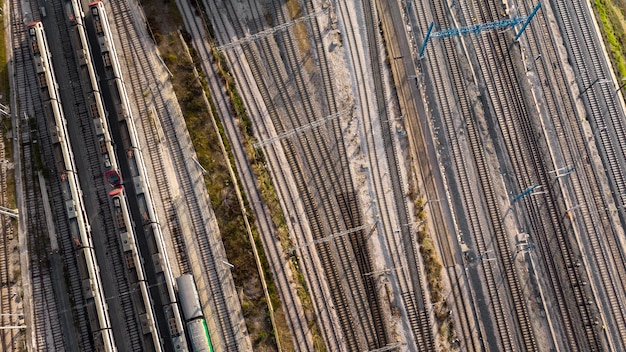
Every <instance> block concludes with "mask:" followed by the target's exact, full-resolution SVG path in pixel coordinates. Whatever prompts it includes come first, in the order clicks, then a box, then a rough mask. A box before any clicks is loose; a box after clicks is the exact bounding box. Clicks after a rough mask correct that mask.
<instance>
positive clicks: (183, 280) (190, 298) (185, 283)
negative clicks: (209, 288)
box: [176, 274, 203, 320]
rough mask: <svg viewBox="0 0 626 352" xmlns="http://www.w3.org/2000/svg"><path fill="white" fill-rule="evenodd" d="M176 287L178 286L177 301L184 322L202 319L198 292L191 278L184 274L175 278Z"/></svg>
mask: <svg viewBox="0 0 626 352" xmlns="http://www.w3.org/2000/svg"><path fill="white" fill-rule="evenodd" d="M176 285H177V286H178V301H179V302H180V307H181V309H182V311H183V316H184V317H185V320H191V319H195V318H198V317H202V316H203V315H202V306H200V299H199V297H198V290H197V289H196V284H195V282H194V281H193V276H191V274H185V275H182V276H180V277H178V278H176Z"/></svg>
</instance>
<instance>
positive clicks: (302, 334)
mask: <svg viewBox="0 0 626 352" xmlns="http://www.w3.org/2000/svg"><path fill="white" fill-rule="evenodd" d="M195 6H196V8H197V9H198V8H199V9H201V8H202V6H201V5H200V4H199V3H195ZM180 8H181V13H182V15H183V18H184V19H185V26H186V28H187V30H188V31H189V32H190V34H191V37H192V41H193V44H194V48H195V50H196V52H197V53H198V54H199V57H200V58H201V59H202V67H203V70H204V71H205V72H206V73H207V77H218V76H219V73H218V72H217V71H216V65H215V62H214V59H213V54H212V52H211V49H210V47H209V45H207V42H206V41H204V40H199V39H200V38H206V34H204V33H206V32H207V31H208V25H207V22H204V21H208V20H209V19H208V18H207V17H206V16H203V17H202V18H199V19H201V20H202V22H201V23H199V21H197V19H196V18H195V17H194V16H193V15H192V13H191V6H185V5H183V6H182V7H180ZM217 20H219V21H223V20H224V19H223V18H222V17H221V16H220V17H219V18H216V19H214V21H217ZM213 23H214V24H216V23H215V22H213ZM221 27H222V28H225V26H223V24H221ZM196 36H198V37H196ZM236 58H237V59H236V60H238V59H239V57H238V56H236ZM242 65H247V63H246V62H238V63H237V65H235V66H233V67H231V70H233V71H234V72H235V77H238V76H240V77H243V76H244V73H242V72H239V71H238V70H240V69H241V67H242ZM208 81H209V82H210V83H209V84H210V85H211V92H212V99H213V102H214V103H215V105H216V106H217V107H218V111H221V112H223V113H220V116H221V123H222V125H223V126H224V129H225V131H226V133H227V135H228V136H229V142H230V145H231V150H232V152H233V154H234V155H235V162H236V164H237V170H238V173H239V175H241V177H242V185H243V187H244V189H245V194H246V196H247V198H248V202H249V204H251V205H252V210H253V211H254V218H255V221H256V224H257V226H258V229H259V231H260V233H262V234H264V236H262V240H263V245H264V250H265V254H266V255H267V257H268V259H269V260H270V261H271V262H274V264H273V265H270V267H271V268H272V270H273V277H274V280H275V282H276V284H277V286H278V287H280V289H279V290H278V291H279V294H280V297H281V302H282V309H283V310H284V312H285V317H286V319H287V323H288V324H289V327H290V329H291V333H292V337H293V348H294V349H295V350H296V351H314V350H315V343H316V342H314V341H313V336H312V334H311V328H310V327H309V326H308V323H307V321H306V318H305V313H304V311H303V309H302V307H301V301H300V298H299V297H298V296H297V293H296V289H295V287H293V284H291V283H290V282H291V281H292V280H293V276H294V274H293V273H292V272H291V266H290V265H289V264H288V263H287V261H288V260H289V258H286V255H285V252H284V250H283V247H282V245H281V242H280V240H278V239H277V234H276V232H277V229H276V227H275V225H274V223H273V222H272V220H271V218H269V215H267V214H268V211H267V209H259V208H260V206H257V205H260V204H262V199H263V197H262V195H261V193H260V188H259V186H258V181H257V180H254V179H251V180H248V181H246V180H245V179H246V175H253V174H254V173H253V171H252V165H251V164H250V163H249V161H248V158H247V156H246V154H245V151H244V146H243V143H242V141H241V140H240V139H239V137H238V136H239V135H240V132H239V128H238V127H237V126H236V125H235V123H234V121H233V120H232V119H230V118H228V115H229V114H230V111H231V109H232V107H231V106H230V102H229V98H228V96H227V95H226V94H225V93H224V92H223V91H222V89H221V87H220V86H219V84H218V82H217V81H215V80H210V79H209V80H208ZM244 81H245V80H244ZM238 88H239V91H240V93H243V96H252V93H250V89H251V87H250V86H248V85H245V84H244V85H239V87H238ZM261 110H262V108H261V107H260V106H258V105H256V104H254V105H252V106H251V105H250V103H249V104H248V112H249V115H250V116H260V113H259V111H261ZM277 191H278V190H277ZM292 209H293V208H292ZM277 268H282V269H277ZM274 309H275V310H276V309H277V307H274ZM277 339H278V340H280V341H282V340H283V339H282V338H281V336H277ZM280 344H281V345H280V346H281V347H283V348H284V347H285V346H284V344H283V342H281V343H280Z"/></svg>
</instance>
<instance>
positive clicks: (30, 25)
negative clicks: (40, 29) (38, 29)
mask: <svg viewBox="0 0 626 352" xmlns="http://www.w3.org/2000/svg"><path fill="white" fill-rule="evenodd" d="M39 23H41V21H33V22H31V23H29V24H27V26H28V27H34V26H36V25H37V24H39Z"/></svg>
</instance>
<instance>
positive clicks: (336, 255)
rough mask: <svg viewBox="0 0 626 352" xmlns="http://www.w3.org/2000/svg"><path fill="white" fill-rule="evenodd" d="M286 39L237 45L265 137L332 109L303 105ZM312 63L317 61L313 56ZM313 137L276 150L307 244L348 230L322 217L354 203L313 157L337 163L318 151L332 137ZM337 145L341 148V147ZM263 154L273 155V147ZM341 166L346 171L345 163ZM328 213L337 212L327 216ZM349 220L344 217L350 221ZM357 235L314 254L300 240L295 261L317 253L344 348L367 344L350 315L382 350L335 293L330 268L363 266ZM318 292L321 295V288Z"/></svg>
mask: <svg viewBox="0 0 626 352" xmlns="http://www.w3.org/2000/svg"><path fill="white" fill-rule="evenodd" d="M272 4H273V5H272V6H274V7H273V8H272V7H271V8H270V9H269V10H270V14H271V15H270V16H271V17H272V22H273V23H274V22H275V23H277V24H280V23H286V22H289V19H288V18H287V17H286V16H284V15H283V10H282V9H281V8H280V7H278V4H276V3H272ZM255 6H256V5H255V4H253V3H250V4H249V6H248V7H249V8H251V9H255ZM234 11H236V10H235V9H230V12H229V14H230V16H229V17H230V20H231V23H234V25H233V27H234V30H235V32H236V33H237V35H238V36H239V38H242V37H244V36H245V33H246V32H245V31H244V30H243V27H242V26H241V25H240V24H239V22H238V19H237V17H236V16H235V15H234ZM309 11H310V9H309ZM304 14H306V13H303V15H304ZM260 18H262V17H260ZM248 25H249V27H250V30H251V32H252V33H255V32H259V31H261V30H262V29H263V28H264V26H265V25H266V24H264V23H248ZM291 35H292V34H291V33H290V32H289V31H286V32H285V33H277V34H276V35H275V36H274V37H273V38H272V37H268V38H262V39H259V40H258V41H257V43H250V44H247V43H246V44H243V45H242V50H243V53H244V54H245V55H246V59H247V62H248V64H249V66H250V69H251V72H252V75H253V76H254V77H255V80H256V83H257V85H258V88H259V91H260V94H261V96H262V97H263V100H264V102H265V106H266V107H267V108H268V110H269V115H270V117H271V118H272V122H273V126H268V125H263V124H261V123H260V122H257V123H258V125H257V128H258V129H260V130H265V131H267V130H268V129H269V130H272V129H273V130H275V131H276V133H277V134H280V133H282V132H285V131H289V130H291V129H293V128H297V127H298V126H302V125H305V124H307V123H311V122H312V121H315V120H316V117H317V118H319V117H322V116H320V115H321V114H322V113H323V114H330V111H332V109H331V110H330V111H328V110H326V109H327V108H326V109H324V108H322V109H323V110H322V109H319V108H314V106H315V104H313V103H312V101H311V100H310V99H309V96H308V95H307V94H306V93H304V92H307V88H306V85H305V84H304V83H303V82H305V81H307V82H308V79H307V78H304V77H303V72H302V71H301V70H299V69H298V68H297V67H298V64H300V62H298V60H299V59H298V54H297V52H296V49H295V46H294V44H293V42H292V40H293V39H292V38H291ZM274 40H275V41H274ZM317 42H319V39H317V41H314V42H313V46H315V45H316V44H315V43H317ZM272 50H276V51H282V52H283V55H284V61H283V64H281V65H279V64H278V63H277V62H275V59H273V58H269V57H268V56H269V55H271V53H272V52H273V51H272ZM318 53H319V52H318ZM316 58H318V57H317V56H316ZM260 62H267V64H268V65H269V67H264V66H262V65H261V64H260ZM319 62H321V64H320V65H321V67H322V71H320V75H321V76H322V77H319V78H317V76H315V75H314V76H315V78H316V80H315V82H316V83H315V84H319V86H320V87H329V85H330V81H329V80H328V78H323V77H324V76H325V75H326V77H329V76H328V75H329V73H325V72H324V71H323V70H324V67H326V68H325V69H328V68H327V66H326V65H327V63H326V62H325V60H324V59H320V61H319ZM316 72H317V71H316ZM288 75H289V77H292V80H290V81H288V82H286V81H284V79H283V78H281V77H287V76H288ZM264 79H268V80H269V81H271V82H274V83H275V84H276V86H277V87H280V88H279V90H280V91H281V92H284V94H281V96H280V97H273V96H272V93H270V90H271V89H270V88H269V86H271V85H272V84H271V83H266V81H265V80H264ZM317 79H319V80H317ZM320 80H321V82H320ZM309 94H310V93H309ZM273 98H274V99H278V100H279V101H280V103H279V104H277V105H276V106H274V104H273V103H272V99H273ZM335 109H336V108H335ZM314 111H315V112H314ZM281 113H282V114H286V115H288V116H289V118H287V117H282V118H281V116H280V114H281ZM297 118H299V119H297ZM255 122H256V121H255ZM333 123H334V122H333ZM336 126H337V125H335V126H334V128H337V127H336ZM326 131H328V130H326ZM318 133H319V132H315V133H311V132H304V133H302V135H301V136H298V137H300V138H299V139H300V143H298V141H290V140H285V141H284V142H282V149H283V150H284V151H285V156H286V158H287V160H288V162H289V165H290V167H291V168H292V172H293V173H294V174H295V177H293V176H291V177H293V179H294V180H295V182H296V183H297V185H296V186H297V188H299V191H300V192H299V194H298V196H295V195H290V196H289V197H288V198H289V201H290V202H293V203H297V202H298V201H297V199H302V201H303V203H304V210H305V212H306V213H307V219H306V220H307V221H308V223H309V224H310V227H311V230H312V233H313V234H314V236H313V238H312V240H316V239H320V238H323V237H324V235H323V234H324V233H325V234H326V235H327V236H328V235H331V234H333V233H338V232H339V231H340V229H343V230H344V231H345V230H348V229H350V226H351V225H352V224H354V223H355V222H352V223H347V224H346V223H344V224H342V223H341V222H342V221H343V219H340V216H336V215H332V216H329V215H327V213H329V212H330V213H333V214H338V215H341V214H342V213H341V212H342V211H341V209H342V208H343V210H344V213H350V212H353V213H352V214H354V211H355V207H354V206H355V205H356V202H355V199H354V197H351V196H350V195H349V194H346V195H345V196H346V198H344V199H345V200H346V201H345V202H344V203H343V204H342V205H340V203H341V201H342V200H341V199H338V198H339V197H341V195H342V194H345V193H348V192H341V191H338V190H333V188H334V187H337V185H338V182H339V180H346V179H347V178H346V177H347V176H349V175H345V174H343V172H341V171H338V170H336V169H335V168H336V167H337V166H332V165H329V164H327V163H330V161H329V160H323V159H324V157H321V156H320V155H319V152H318V151H317V148H320V147H321V148H322V151H321V153H322V154H321V155H330V157H331V158H337V159H338V158H339V157H338V155H337V154H339V155H341V152H337V151H334V150H333V151H329V150H328V149H325V147H324V146H325V145H326V144H330V145H335V144H334V143H333V142H330V141H332V140H333V138H337V137H336V136H333V135H332V129H331V134H330V135H329V134H321V136H317V134H318ZM328 138H329V139H330V141H329V140H328ZM315 139H317V140H315ZM329 142H330V143H329ZM337 144H342V145H343V141H341V142H339V143H337ZM268 148H272V149H274V147H268ZM335 153H336V154H335ZM305 162H306V163H310V165H311V166H310V167H311V168H312V169H317V170H329V172H328V174H325V175H312V174H311V173H310V172H309V171H308V170H310V169H309V167H307V166H304V165H303V163H305ZM305 165H306V164H305ZM313 165H315V166H313ZM345 165H346V166H347V163H346V164H345ZM279 177H280V178H285V179H286V175H284V174H281V175H280V176H279ZM307 179H309V180H314V181H313V182H315V184H316V185H315V186H309V185H307V182H306V181H305V180H307ZM342 182H344V181H342ZM348 182H351V181H348ZM316 204H317V205H316ZM318 206H319V207H321V209H324V210H325V211H324V212H323V213H322V214H320V212H319V211H316V210H315V208H316V207H318ZM333 208H335V209H337V210H335V211H329V210H330V209H333ZM352 214H351V215H350V216H354V215H352ZM325 216H327V218H325ZM353 220H355V221H360V219H357V218H354V217H353ZM325 222H326V223H325ZM341 226H343V227H341ZM333 228H335V229H337V231H332V229H333ZM303 230H304V231H305V232H306V231H307V230H306V229H303ZM362 235H363V234H362V233H358V232H357V233H356V235H353V236H351V237H352V238H348V239H345V238H339V239H338V240H335V243H327V242H323V243H319V244H317V245H316V248H311V247H312V246H311V245H308V244H307V243H306V240H304V242H303V243H299V244H298V245H299V247H298V248H299V249H298V251H299V254H300V257H301V258H306V259H303V260H311V259H312V258H313V259H312V260H315V259H314V258H315V257H316V256H317V253H316V252H315V250H314V249H316V250H317V251H318V252H319V253H320V254H319V260H320V262H321V264H322V267H324V268H325V269H324V272H325V273H326V276H327V280H329V287H330V290H329V294H330V296H331V299H332V302H333V303H334V305H333V307H334V309H335V311H334V314H337V316H338V321H339V326H338V328H339V329H340V331H341V333H343V334H344V336H345V337H347V338H346V342H345V343H346V345H347V346H348V347H347V348H357V346H359V345H361V346H367V344H368V342H363V341H358V340H359V338H360V337H359V336H358V335H359V334H357V333H355V331H354V327H352V326H350V324H349V321H350V317H351V315H355V316H356V317H357V318H358V317H359V314H362V315H361V316H360V319H361V320H360V321H362V322H363V324H364V326H365V328H364V329H368V332H367V334H368V335H369V336H367V337H364V340H369V344H370V345H371V344H381V345H383V346H384V342H380V341H375V340H376V339H377V338H378V337H376V336H375V334H376V333H373V330H371V329H374V327H373V325H375V324H377V321H378V320H377V318H376V317H372V316H371V315H370V314H371V313H370V312H368V311H367V310H365V311H363V310H361V309H357V310H360V311H361V312H364V313H357V312H354V311H350V307H349V306H348V304H347V301H346V299H347V297H346V295H345V293H344V291H343V290H342V288H341V283H340V281H339V280H338V276H337V273H336V272H335V268H336V267H337V266H336V265H335V263H337V264H339V263H342V262H343V263H347V262H351V261H353V260H356V257H357V256H360V257H359V258H360V259H359V260H361V262H360V263H361V265H365V266H367V265H369V263H368V258H367V257H365V256H364V255H365V253H363V252H360V253H359V252H358V250H357V251H356V252H354V249H353V248H354V246H355V245H356V247H357V248H364V247H359V242H361V243H362V238H359V237H360V236H362ZM351 258H352V259H351ZM340 270H344V271H343V275H346V279H347V282H348V285H349V286H350V287H355V289H356V291H354V292H363V291H364V288H363V286H362V285H363V283H362V282H361V280H360V278H359V277H357V276H355V275H354V273H353V272H350V271H351V270H348V271H346V270H345V268H344V269H340ZM361 270H363V269H361ZM366 272H369V271H365V272H363V273H366ZM309 280H315V281H317V282H320V281H318V280H323V279H322V278H321V277H320V276H318V274H317V273H315V274H314V277H312V278H311V277H309ZM317 282H314V284H313V285H312V286H313V287H314V288H313V290H316V289H318V288H317V287H316V283H317ZM319 289H320V290H322V291H323V288H319ZM357 298H358V299H359V301H358V303H357V305H358V306H359V307H362V308H364V309H369V307H368V305H369V304H368V303H367V302H366V301H365V300H364V298H363V297H357ZM321 314H327V313H321ZM374 315H376V313H374ZM324 318H326V319H328V318H329V316H328V315H326V316H325V317H324ZM379 325H380V324H379ZM325 334H326V338H327V341H328V343H329V346H333V345H335V346H337V345H336V344H337V337H338V336H337V332H336V331H332V330H331V329H326V330H325Z"/></svg>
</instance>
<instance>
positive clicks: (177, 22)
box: [141, 0, 293, 351]
mask: <svg viewBox="0 0 626 352" xmlns="http://www.w3.org/2000/svg"><path fill="white" fill-rule="evenodd" d="M141 2H142V5H143V7H144V11H145V13H146V16H147V18H148V22H149V27H150V29H151V30H152V31H153V36H154V39H155V41H156V42H157V46H158V47H159V51H160V53H161V56H162V58H163V60H164V62H165V64H166V65H167V66H168V68H169V70H170V71H171V72H172V74H173V76H174V77H173V78H172V84H173V86H174V91H175V93H176V96H177V97H178V101H179V103H180V106H181V109H182V111H183V115H184V116H185V121H186V124H187V129H188V130H189V135H190V137H191V140H192V142H193V145H194V148H195V150H196V154H197V157H198V161H199V162H200V164H201V165H202V167H204V169H205V170H206V171H207V173H206V175H205V183H206V186H207V189H208V192H209V197H210V199H211V204H212V206H213V209H214V211H215V216H216V218H217V221H218V225H219V228H220V232H221V235H222V240H223V243H224V248H225V250H226V255H227V257H228V260H229V261H230V262H231V263H232V264H233V265H234V269H233V270H232V274H233V279H234V282H235V286H236V287H237V289H238V291H239V298H240V301H241V306H242V311H243V315H244V318H245V319H246V326H247V329H248V333H249V334H250V337H251V341H252V345H253V349H254V350H255V351H271V350H276V341H275V336H276V335H275V332H274V330H273V329H274V327H272V325H271V322H270V318H269V308H268V304H267V302H266V300H265V295H264V293H263V289H262V286H261V281H260V277H259V273H258V269H257V267H256V265H255V263H256V261H255V259H254V256H253V252H252V247H251V245H252V244H251V243H250V241H249V239H248V236H247V232H246V228H245V225H244V221H243V215H242V213H241V208H240V206H239V201H238V200H237V196H236V193H235V191H234V187H235V185H233V184H232V181H231V178H230V174H229V171H228V167H227V165H228V164H227V163H228V162H230V163H231V165H234V159H233V155H232V153H231V151H230V146H229V145H228V141H227V139H226V135H225V133H224V130H223V127H222V125H221V123H220V121H219V120H217V121H216V123H217V126H218V130H219V131H216V130H215V129H214V128H213V123H212V118H213V116H219V115H218V114H217V110H216V108H215V106H214V105H213V102H212V101H211V98H210V95H209V92H208V88H207V84H206V80H205V78H204V76H203V75H202V74H200V75H199V76H196V72H195V71H194V63H193V62H191V61H190V60H189V59H188V58H187V56H186V55H181V53H183V52H184V50H185V43H184V41H183V40H181V39H182V38H181V36H180V35H179V32H178V28H181V27H183V22H182V19H181V17H180V15H179V13H178V10H177V8H176V4H175V3H174V2H173V1H167V0H166V1H159V0H143V1H141ZM163 5H166V6H163ZM185 39H186V40H187V41H188V39H189V38H185ZM189 50H190V51H191V54H192V57H193V59H194V61H196V62H198V58H197V57H196V56H195V54H194V51H193V48H189ZM220 62H222V64H223V63H224V62H223V61H220ZM220 72H222V76H223V83H224V84H225V85H226V87H227V89H228V92H229V96H230V99H231V103H232V106H233V110H234V111H233V114H235V115H236V116H242V115H243V116H245V108H244V105H243V100H242V99H241V97H239V95H238V94H237V92H236V90H235V86H234V80H233V79H232V77H231V76H230V74H229V73H228V71H226V70H225V65H222V66H220ZM203 91H204V92H206V94H207V96H208V97H209V104H210V106H206V104H205V102H204V100H203V96H202V94H203ZM239 121H240V123H241V125H240V127H241V129H242V130H243V131H244V132H247V133H250V134H251V133H252V124H251V121H250V120H249V119H247V118H245V119H244V118H240V119H239ZM220 138H221V139H222V140H223V141H224V143H225V145H226V150H227V152H228V158H229V160H226V159H225V157H224V155H223V154H222V151H221V149H220V144H219V139H220ZM244 197H245V195H244ZM244 199H245V198H244ZM246 207H247V203H246ZM247 213H248V214H252V212H251V211H250V209H247ZM250 217H251V216H250ZM253 220H254V219H252V218H251V219H250V222H251V224H252V226H254V221H253ZM252 232H253V237H254V241H255V246H256V247H257V250H258V251H259V256H260V259H261V266H262V268H261V269H262V270H263V271H264V274H265V278H266V284H267V286H268V291H269V295H270V299H271V301H272V305H273V307H274V308H275V311H274V316H275V319H276V325H277V326H276V327H275V328H276V329H277V330H278V332H277V335H278V336H280V338H281V344H282V345H283V346H289V345H293V342H292V341H291V337H290V336H291V334H290V332H289V328H288V326H287V322H286V319H285V315H284V312H283V311H282V305H281V302H280V298H279V296H278V292H277V291H276V287H275V285H274V283H273V279H272V275H271V271H270V270H269V265H268V262H267V259H266V258H265V255H264V253H263V246H262V243H261V240H260V238H259V235H258V231H257V229H256V228H254V227H253V228H252ZM285 339H288V340H286V341H283V340H285Z"/></svg>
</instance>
